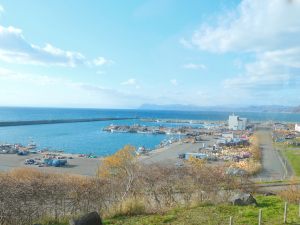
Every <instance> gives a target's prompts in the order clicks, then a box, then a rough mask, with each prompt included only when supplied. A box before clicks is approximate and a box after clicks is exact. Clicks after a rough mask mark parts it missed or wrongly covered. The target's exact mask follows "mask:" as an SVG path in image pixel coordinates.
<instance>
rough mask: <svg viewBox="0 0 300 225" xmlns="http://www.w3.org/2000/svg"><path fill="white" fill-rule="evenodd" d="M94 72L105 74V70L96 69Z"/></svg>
mask: <svg viewBox="0 0 300 225" xmlns="http://www.w3.org/2000/svg"><path fill="white" fill-rule="evenodd" d="M96 73H97V74H106V71H102V70H98V71H97V72H96Z"/></svg>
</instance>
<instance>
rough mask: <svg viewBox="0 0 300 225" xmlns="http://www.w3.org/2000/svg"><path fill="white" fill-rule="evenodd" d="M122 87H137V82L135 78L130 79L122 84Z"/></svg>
mask: <svg viewBox="0 0 300 225" xmlns="http://www.w3.org/2000/svg"><path fill="white" fill-rule="evenodd" d="M121 84H122V85H136V84H137V81H136V79H134V78H130V79H128V80H126V81H124V82H122V83H121Z"/></svg>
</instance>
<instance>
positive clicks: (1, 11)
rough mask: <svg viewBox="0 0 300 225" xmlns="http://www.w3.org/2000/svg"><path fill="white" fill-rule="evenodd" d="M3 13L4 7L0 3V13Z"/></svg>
mask: <svg viewBox="0 0 300 225" xmlns="http://www.w3.org/2000/svg"><path fill="white" fill-rule="evenodd" d="M2 13H4V7H3V6H2V5H0V15H1V14H2Z"/></svg>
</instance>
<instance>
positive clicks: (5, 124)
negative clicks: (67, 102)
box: [0, 118, 137, 127]
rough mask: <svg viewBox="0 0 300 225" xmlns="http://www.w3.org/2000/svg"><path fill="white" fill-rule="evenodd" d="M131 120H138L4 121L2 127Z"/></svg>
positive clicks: (0, 125) (0, 124) (0, 123)
mask: <svg viewBox="0 0 300 225" xmlns="http://www.w3.org/2000/svg"><path fill="white" fill-rule="evenodd" d="M131 119H137V118H90V119H55V120H27V121H2V122H1V121H0V127H9V126H27V125H41V124H58V123H83V122H97V121H109V120H131Z"/></svg>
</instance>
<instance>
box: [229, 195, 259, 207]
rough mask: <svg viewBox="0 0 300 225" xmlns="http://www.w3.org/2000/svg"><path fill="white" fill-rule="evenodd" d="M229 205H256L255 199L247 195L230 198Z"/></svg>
mask: <svg viewBox="0 0 300 225" xmlns="http://www.w3.org/2000/svg"><path fill="white" fill-rule="evenodd" d="M231 203H232V204H233V205H240V206H244V205H255V206H256V205H257V202H256V199H255V198H254V197H253V196H252V195H251V194H248V193H240V194H236V195H234V196H233V197H232V198H231Z"/></svg>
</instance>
